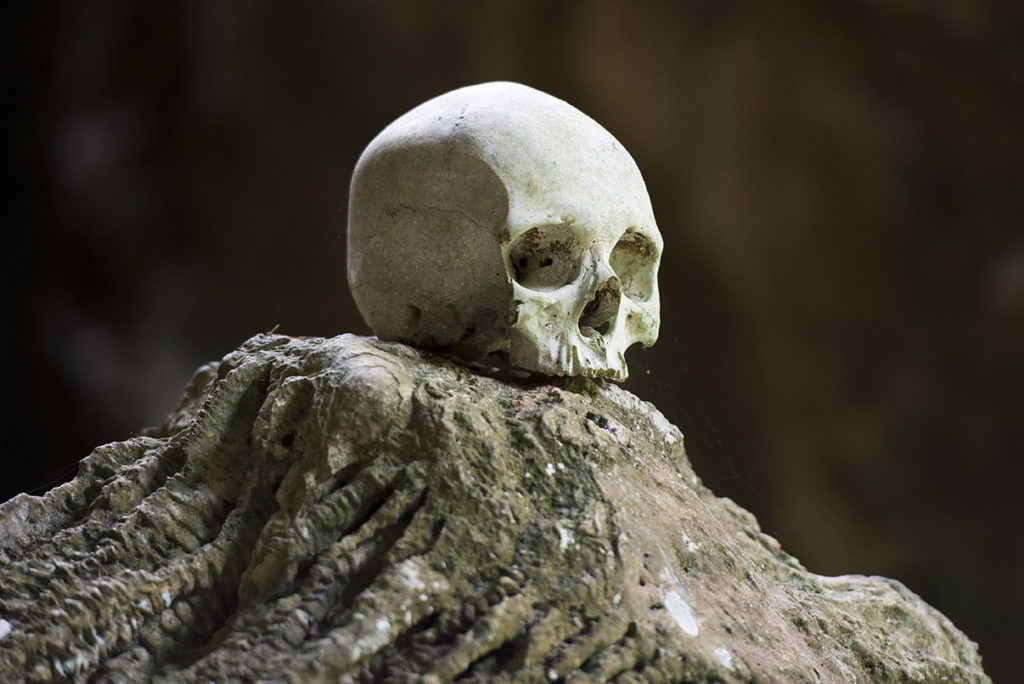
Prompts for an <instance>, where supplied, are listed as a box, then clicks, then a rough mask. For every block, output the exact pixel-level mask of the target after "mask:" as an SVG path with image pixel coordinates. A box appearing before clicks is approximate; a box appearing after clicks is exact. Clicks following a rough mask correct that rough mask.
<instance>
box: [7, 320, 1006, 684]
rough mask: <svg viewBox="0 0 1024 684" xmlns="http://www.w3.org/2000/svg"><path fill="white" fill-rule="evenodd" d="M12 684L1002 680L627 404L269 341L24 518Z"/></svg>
mask: <svg viewBox="0 0 1024 684" xmlns="http://www.w3.org/2000/svg"><path fill="white" fill-rule="evenodd" d="M0 573H2V576H3V578H4V581H3V583H2V584H0V679H2V680H4V681H17V680H29V681H48V680H55V679H70V680H75V681H97V682H98V681H111V682H120V681H124V682H128V681H139V680H143V679H153V680H157V681H169V682H173V681H194V680H200V679H205V680H217V681H223V680H231V679H242V680H253V679H260V680H291V681H310V680H329V681H423V682H448V681H453V680H455V679H459V680H465V681H488V682H489V681H499V682H500V681H566V682H597V681H610V680H615V681H621V682H628V681H663V682H669V681H672V682H675V681H694V682H710V681H715V682H720V681H724V682H730V681H794V682H801V681H802V682H819V681H940V680H942V679H948V680H949V681H987V678H986V676H985V674H984V672H983V670H982V667H981V659H980V656H979V655H978V652H977V647H976V645H975V644H974V643H972V642H971V641H970V640H969V639H968V638H967V637H965V636H964V635H963V634H962V633H961V632H959V631H958V630H957V629H956V628H955V627H954V626H953V624H952V623H951V622H950V621H949V620H948V619H946V618H945V617H944V616H943V615H941V614H940V613H939V612H938V611H936V610H934V609H933V608H931V607H929V606H928V605H927V604H925V603H924V602H923V601H922V600H921V599H920V598H919V597H918V596H916V595H915V594H914V593H913V592H911V591H910V590H908V589H907V588H906V587H904V586H903V585H902V584H900V583H899V582H897V581H894V580H890V579H885V578H880V577H862V576H842V577H822V576H818V575H815V574H813V573H810V572H808V571H807V570H806V569H805V568H803V567H802V566H801V565H800V563H799V562H798V561H797V560H796V559H795V558H793V557H792V556H790V555H788V554H787V553H785V552H784V551H783V550H782V549H781V548H780V546H779V544H778V543H777V542H776V541H775V540H774V539H772V538H771V537H769V536H767V535H765V534H763V533H762V532H761V531H760V529H759V528H758V525H757V521H756V520H755V519H754V517H753V516H752V515H751V514H750V513H748V512H746V511H745V510H743V509H742V508H740V507H739V506H738V505H736V504H735V503H733V502H731V501H729V500H728V499H722V498H718V497H716V496H715V495H714V494H713V493H712V492H711V491H710V490H708V489H707V488H705V487H704V486H703V485H702V484H701V482H700V480H699V478H698V477H697V475H696V474H695V473H694V472H693V470H692V468H691V466H690V463H689V461H688V459H687V457H686V454H685V451H684V447H683V436H682V434H680V432H679V430H678V429H677V428H675V427H674V426H672V425H671V424H670V423H669V422H668V421H667V420H666V419H665V418H664V417H663V416H662V415H661V413H659V412H658V411H657V409H656V408H655V407H653V406H652V405H651V404H648V403H646V402H643V401H641V400H639V399H638V398H636V397H635V396H633V395H632V394H630V393H629V392H626V391H625V390H622V389H621V388H619V387H618V386H616V385H614V384H605V383H604V382H602V381H595V380H587V379H583V380H580V379H576V380H571V379H570V380H559V381H554V382H549V381H544V382H531V381H526V380H522V379H519V380H507V379H499V378H494V377H488V376H486V375H482V374H478V373H474V372H472V371H470V370H469V369H467V368H465V367H463V366H460V365H458V364H455V363H453V362H450V361H447V360H445V359H441V358H439V357H435V356H432V355H429V354H426V353H424V352H420V351H417V350H415V349H412V348H410V347H406V346H404V345H401V344H397V343H383V342H380V341H378V340H376V339H373V338H362V337H357V336H354V335H342V336H339V337H335V338H331V339H322V338H292V337H287V336H284V335H258V336H256V337H253V338H252V339H250V340H248V341H247V342H245V343H244V344H243V345H242V346H241V347H240V348H239V349H238V350H236V351H235V352H232V353H231V354H229V355H228V356H226V357H225V358H224V359H223V360H221V361H220V362H217V363H212V364H208V365H206V366H203V367H202V368H200V369H199V370H198V371H197V372H196V374H195V377H194V378H193V380H192V382H191V383H190V385H189V387H188V389H187V390H186V392H185V394H184V396H183V398H182V400H181V403H180V405H179V406H178V408H177V409H176V410H175V411H174V412H173V414H172V415H171V416H170V417H169V418H168V419H167V421H166V422H165V423H164V424H163V425H162V426H160V427H158V428H154V429H151V430H148V431H147V432H146V433H145V434H143V435H142V436H139V437H135V438H132V439H129V440H126V441H124V442H118V443H114V444H108V445H105V446H102V447H99V448H97V449H96V450H94V451H93V453H92V454H90V455H89V456H88V457H87V458H85V459H84V460H83V461H82V463H81V466H80V469H79V473H78V475H77V477H76V478H75V479H74V480H72V481H71V482H69V483H67V484H64V485H62V486H60V487H57V488H55V489H53V490H51V491H50V492H48V493H46V494H45V495H43V496H40V497H32V496H28V495H24V494H23V495H19V496H17V497H15V498H13V499H11V500H10V501H8V502H6V503H5V504H3V505H0Z"/></svg>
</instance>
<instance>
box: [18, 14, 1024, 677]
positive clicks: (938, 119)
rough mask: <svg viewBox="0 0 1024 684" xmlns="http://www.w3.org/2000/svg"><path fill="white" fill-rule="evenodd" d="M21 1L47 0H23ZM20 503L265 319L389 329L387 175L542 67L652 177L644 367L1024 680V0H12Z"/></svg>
mask: <svg viewBox="0 0 1024 684" xmlns="http://www.w3.org/2000/svg"><path fill="white" fill-rule="evenodd" d="M13 4H14V3H12V5H13ZM2 11H3V13H4V14H5V21H4V22H3V27H2V29H0V30H2V31H3V47H2V50H3V51H4V67H3V76H2V78H3V101H4V105H3V135H2V138H0V139H2V145H3V161H4V166H5V173H4V191H3V193H2V195H3V200H2V201H3V203H4V206H3V209H2V211H3V213H2V216H3V217H4V223H5V230H4V236H5V237H4V242H5V248H4V249H3V250H2V259H3V262H2V273H3V283H2V292H3V296H4V301H5V302H6V309H7V319H6V321H5V323H6V326H5V328H6V329H5V330H4V334H3V336H2V339H3V345H4V348H3V354H2V358H3V361H4V366H3V369H2V372H3V378H4V391H3V393H2V400H0V401H2V405H0V416H2V428H0V435H2V443H0V449H2V450H0V485H2V491H0V499H6V498H8V497H9V496H12V495H14V494H15V493H17V492H19V491H23V490H33V491H43V490H44V489H45V488H46V486H48V484H49V485H52V484H55V483H58V482H60V481H61V480H62V478H63V479H67V478H69V477H71V476H73V474H74V464H76V463H77V461H78V460H79V459H81V458H82V457H84V456H85V455H87V454H88V453H89V451H90V450H91V449H92V447H94V446H96V445H99V444H103V443H106V442H110V441H116V440H121V439H125V438H127V437H129V436H131V435H133V434H136V433H137V432H138V431H139V430H140V429H141V428H143V427H144V426H147V425H152V424H155V423H157V422H159V421H160V420H161V418H162V417H163V416H164V415H165V414H166V413H167V412H168V411H170V410H171V409H172V408H173V407H174V405H175V402H176V399H177V397H178V395H179V393H180V392H181V391H182V389H183V388H184V385H185V383H186V382H187V380H188V379H189V377H190V375H191V373H192V371H193V370H194V369H195V368H196V367H197V366H199V365H200V364H202V363H204V362H206V361H208V360H212V359H218V358H220V357H221V356H223V355H224V354H226V353H227V352H229V351H231V350H232V349H234V348H235V347H236V346H237V345H238V344H240V343H241V342H242V341H243V340H245V339H246V338H248V337H250V336H251V335H253V334H255V333H257V332H263V331H268V330H270V329H271V328H273V327H274V326H275V325H280V331H281V332H284V333H287V334H293V335H325V336H331V335H335V334H339V333H342V332H357V333H362V334H366V333H368V329H367V328H366V327H365V325H364V324H363V323H362V321H361V320H360V318H359V315H358V313H357V312H356V311H355V309H354V306H353V303H352V300H351V297H350V295H349V293H348V287H347V284H346V278H345V241H344V231H345V207H346V203H347V186H348V181H349V176H350V174H351V171H352V167H353V165H354V164H355V161H356V159H357V158H358V155H359V153H360V152H361V150H362V148H363V147H364V146H365V145H366V144H367V143H368V142H369V141H370V139H371V138H372V137H373V136H374V135H375V134H376V133H377V132H378V131H380V129H382V128H383V127H384V126H385V125H386V124H387V123H389V122H390V121H391V120H393V119H394V118H396V117H397V116H398V115H400V114H402V113H403V112H405V111H407V110H408V109H410V108H411V107H413V106H415V105H416V104H418V103H420V102H422V101H424V100H426V99H428V98H430V97H432V96H434V95H437V94H440V93H442V92H444V91H447V90H450V89H452V88H455V87H458V86H462V85H468V84H471V83H477V82H482V81H489V80H514V81H520V82H523V83H526V84H529V85H532V86H534V87H537V88H540V89H541V90H544V91H547V92H549V93H551V94H553V95H556V96H559V97H562V98H564V99H566V100H568V101H569V102H571V103H572V104H574V105H576V106H577V107H579V108H580V109H582V110H583V111H584V112H586V113H587V114H589V115H590V116H592V117H593V118H595V119H596V120H597V121H599V122H600V123H601V124H603V125H604V126H605V127H606V128H608V129H609V130H610V131H611V132H612V134H613V135H615V136H616V137H617V138H618V139H619V140H620V141H621V142H622V143H623V145H624V146H625V147H626V148H627V149H628V150H629V151H630V152H631V153H632V154H633V156H634V158H635V159H636V161H637V164H638V165H639V167H640V169H641V171H642V172H643V174H644V177H645V178H646V181H647V184H648V188H649V190H650V194H651V198H652V202H653V205H654V210H655V214H656V216H657V217H658V222H659V226H660V229H661V232H662V234H663V235H664V237H665V243H666V250H665V257H664V261H663V264H662V269H661V276H660V284H661V298H662V331H661V339H660V340H659V342H658V344H657V345H656V346H655V347H653V348H652V349H650V350H639V349H638V350H634V351H633V352H631V356H630V359H631V360H630V370H631V372H632V374H633V377H632V378H631V379H630V380H629V381H628V382H627V383H626V387H627V388H628V389H630V390H631V391H633V392H635V393H636V394H638V395H639V396H641V397H643V398H645V399H647V400H649V401H652V402H653V403H654V404H656V405H657V406H658V407H659V408H660V409H661V410H662V411H663V412H664V413H665V414H666V415H667V417H668V418H669V419H670V420H672V421H673V422H675V423H676V424H677V425H679V426H680V427H681V428H682V429H683V432H684V433H685V434H686V438H687V450H688V452H689V454H690V457H691V459H692V461H693V462H694V465H695V467H696V470H697V472H698V473H700V474H701V475H702V477H703V479H704V480H705V482H706V484H708V485H709V486H710V487H711V488H712V489H713V490H714V491H715V492H716V493H718V494H719V495H722V496H729V497H730V498H733V499H735V500H736V501H738V502H739V503H741V504H742V505H743V506H744V507H746V508H748V509H750V510H751V511H753V512H754V513H755V514H756V515H757V516H758V518H759V519H760V521H761V523H762V526H763V527H764V528H765V530H766V531H768V532H769V533H771V534H772V535H774V536H776V537H777V538H779V539H780V540H781V542H782V544H783V546H784V547H785V548H786V549H787V550H788V551H789V552H791V553H793V554H795V555H796V556H797V557H798V558H799V559H800V560H801V561H802V562H803V563H804V564H805V565H806V566H807V567H808V568H810V569H811V570H813V571H816V572H819V573H823V574H843V573H863V574H878V575H885V576H889V577H894V578H897V579H899V580H901V581H902V582H904V583H905V584H907V585H908V586H909V587H910V588H911V589H913V590H914V591H916V592H917V593H919V594H921V595H922V596H923V597H924V598H925V599H926V600H927V601H929V602H930V603H931V604H932V605H934V606H936V607H937V608H938V609H940V610H941V611H942V612H944V613H945V614H946V615H947V616H948V617H949V618H951V619H952V621H953V622H954V623H955V624H956V625H957V626H958V627H959V628H961V629H962V630H963V631H965V632H966V633H967V634H968V635H969V636H970V637H971V638H973V639H974V640H976V641H978V642H979V643H980V645H981V652H982V655H983V656H984V658H985V664H986V668H987V670H988V672H989V674H991V675H992V676H993V677H994V678H995V679H996V680H997V681H998V680H999V679H1001V678H1006V679H1010V678H1012V673H1014V672H1016V671H1018V669H1019V667H1018V665H1017V663H1018V653H1017V652H1016V651H1015V650H1014V648H1015V647H1019V644H1020V639H1021V630H1020V629H1019V624H1020V615H1021V614H1022V612H1024V583H1022V582H1021V581H1020V579H1021V577H1024V514H1022V512H1021V498H1022V497H1021V495H1020V493H1019V492H1020V488H1021V475H1022V467H1021V457H1022V449H1021V445H1022V443H1024V417H1022V416H1024V9H1022V8H1021V7H1020V6H1019V5H1017V4H1016V3H1010V2H989V3H977V2H975V3H972V2H956V1H952V0H950V1H942V2H937V1H930V2H923V1H915V0H902V1H891V2H885V1H883V0H855V1H853V2H846V3H838V2H820V1H812V0H784V1H780V2H776V3H770V6H768V4H764V3H758V2H753V1H750V2H740V1H732V0H730V1H723V2H710V1H699V0H694V1H689V2H650V3H644V4H639V3H629V2H625V1H623V2H612V1H606V2H579V3H547V2H536V1H520V2H511V1H498V2H486V3H480V2H443V3H429V4H428V3H419V2H412V1H409V2H382V3H374V2H369V1H366V2H344V3H327V2H311V3H302V4H289V5H287V6H286V5H285V4H283V3H280V4H279V3H267V2H245V1H243V0H236V1H215V2H204V3H197V2H191V3H188V2H166V3H129V2H117V1H112V2H97V3H71V2H65V3H60V2H57V3H38V4H35V3H33V4H31V5H30V4H28V3H25V4H24V6H23V7H20V8H16V7H8V8H7V9H4V10H2Z"/></svg>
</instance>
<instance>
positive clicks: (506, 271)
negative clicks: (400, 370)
mask: <svg viewBox="0 0 1024 684" xmlns="http://www.w3.org/2000/svg"><path fill="white" fill-rule="evenodd" d="M661 251H662V239H661V234H660V233H659V232H658V227H657V225H656V224H655V221H654V213H653V211H652V210H651V203H650V199H649V198H648V196H647V189H646V187H645V186H644V181H643V178H641V176H640V171H639V170H638V169H637V167H636V164H635V162H634V161H633V159H632V158H631V157H630V156H629V153H627V152H626V150H625V149H623V147H622V146H621V145H620V144H619V143H618V141H616V140H615V138H613V137H612V136H611V134H610V133H608V132H607V131H606V130H605V129H604V128H602V127H601V126H600V125H599V124H598V123H597V122H595V121H594V120H593V119H591V118H590V117H588V116H586V115H585V114H583V113H582V112H580V111H579V110H577V109H576V108H575V107H572V106H571V105H569V104H568V103H566V102H564V101H562V100H559V99H557V98H554V97H552V96H550V95H547V94H545V93H542V92H540V91H538V90H534V89H533V88H529V87H527V86H524V85H519V84H516V83H485V84H481V85H476V86H470V87H467V88H461V89H459V90H454V91H452V92H449V93H446V94H444V95H441V96H439V97H436V98H434V99H432V100H429V101H428V102H425V103H424V104H421V105H420V106H418V107H416V108H415V109H413V110H412V111H410V112H408V113H407V114H405V115H403V116H402V117H400V118H399V119H397V120H396V121H394V122H393V123H392V124H391V125H389V126H388V127H387V128H385V129H384V130H383V131H382V132H381V133H380V134H379V135H378V136H377V137H376V138H374V140H373V141H372V142H371V143H370V144H369V146H368V147H367V148H366V150H365V151H364V152H363V154H362V156H361V157H360V159H359V162H358V164H357V165H356V169H355V172H354V173H353V176H352V187H351V193H350V198H349V217H348V278H349V284H350V285H351V287H352V294H353V296H354V298H355V301H356V304H357V306H358V307H359V311H360V312H361V313H362V315H363V318H364V319H365V320H366V322H367V323H368V324H369V326H370V327H371V328H372V329H373V331H374V333H375V334H376V335H377V336H378V337H380V338H381V339H388V340H399V341H402V342H406V343H409V344H413V345H416V346H420V347H428V348H433V349H436V350H440V351H444V352H447V353H450V354H452V355H454V356H456V357H458V358H461V359H463V360H469V361H473V360H479V359H482V358H484V357H486V356H488V355H490V354H497V355H499V356H501V357H504V358H506V359H507V360H508V361H509V362H510V363H511V365H513V366H516V367H519V368H523V369H526V370H530V371H537V372H540V373H545V374H548V375H585V376H599V377H606V378H611V379H614V380H623V379H625V377H626V374H627V370H626V361H625V356H624V353H625V351H626V348H627V347H629V346H630V345H632V344H633V343H635V342H641V343H643V344H644V345H645V346H647V345H651V344H654V341H655V340H656V339H657V336H658V326H659V323H660V313H659V303H658V284H657V270H658V264H659V262H660V260H661Z"/></svg>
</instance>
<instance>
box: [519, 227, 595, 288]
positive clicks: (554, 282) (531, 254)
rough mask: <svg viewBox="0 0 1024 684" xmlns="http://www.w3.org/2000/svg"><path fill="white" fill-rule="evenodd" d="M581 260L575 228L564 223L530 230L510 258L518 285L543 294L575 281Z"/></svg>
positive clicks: (525, 233)
mask: <svg viewBox="0 0 1024 684" xmlns="http://www.w3.org/2000/svg"><path fill="white" fill-rule="evenodd" d="M580 256H581V251H580V245H579V240H578V239H577V237H576V235H575V234H574V232H573V229H572V226H570V225H567V224H564V223H563V224H556V225H547V226H536V227H534V228H530V229H529V230H527V231H526V232H524V233H523V234H522V235H520V236H519V237H517V238H516V239H515V242H513V243H512V247H511V249H510V250H509V254H508V257H509V261H510V262H511V264H512V273H513V276H514V277H515V279H516V282H517V283H519V284H520V285H522V286H523V287H528V288H530V289H531V290H541V291H550V290H557V289H558V288H560V287H564V286H565V285H568V284H569V283H571V282H572V281H574V280H576V276H578V275H579V272H580V261H581V259H580Z"/></svg>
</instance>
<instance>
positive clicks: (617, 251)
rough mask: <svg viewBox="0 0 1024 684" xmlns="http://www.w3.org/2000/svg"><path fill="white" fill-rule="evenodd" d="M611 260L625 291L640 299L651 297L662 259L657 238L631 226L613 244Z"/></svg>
mask: <svg viewBox="0 0 1024 684" xmlns="http://www.w3.org/2000/svg"><path fill="white" fill-rule="evenodd" d="M609 262H610V263H611V267H612V270H613V271H615V275H616V276H618V278H619V283H621V285H622V294H624V295H626V296H627V297H629V298H630V299H635V300H639V301H646V300H648V299H650V298H651V295H652V294H653V293H654V283H655V277H656V275H657V272H656V270H655V266H657V263H658V252H657V248H656V247H655V245H654V243H653V242H651V241H650V240H649V239H648V238H647V237H645V236H644V235H643V234H641V233H640V232H639V231H638V230H636V229H635V228H629V229H627V230H626V232H625V233H624V234H623V236H622V237H621V238H619V241H618V242H617V243H616V244H615V247H614V248H612V254H611V258H610V259H609Z"/></svg>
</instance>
